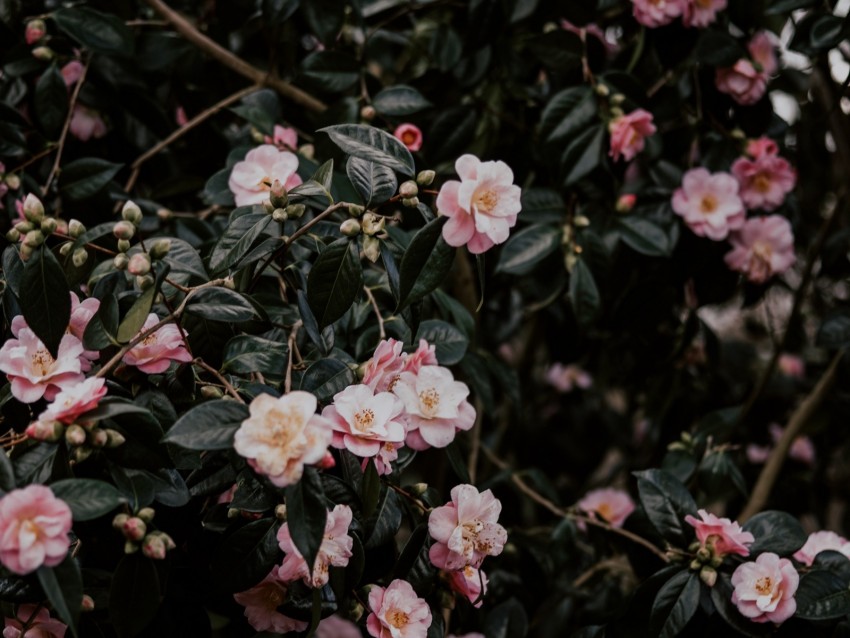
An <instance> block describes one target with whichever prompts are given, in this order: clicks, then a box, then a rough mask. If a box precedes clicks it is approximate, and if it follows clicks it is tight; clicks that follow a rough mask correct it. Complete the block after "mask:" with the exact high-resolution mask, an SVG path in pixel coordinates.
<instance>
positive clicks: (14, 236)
mask: <svg viewBox="0 0 850 638" xmlns="http://www.w3.org/2000/svg"><path fill="white" fill-rule="evenodd" d="M20 238H21V233H20V231H19V230H18V229H17V228H10V229H9V231H8V232H7V233H6V239H8V240H9V241H10V242H12V243H13V244H17V243H18V240H20Z"/></svg>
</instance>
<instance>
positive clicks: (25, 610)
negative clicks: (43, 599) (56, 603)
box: [3, 604, 68, 638]
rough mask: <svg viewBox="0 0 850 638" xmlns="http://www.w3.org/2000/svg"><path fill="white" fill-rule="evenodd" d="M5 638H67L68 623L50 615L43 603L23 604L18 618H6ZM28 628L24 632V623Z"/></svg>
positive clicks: (19, 608) (19, 609)
mask: <svg viewBox="0 0 850 638" xmlns="http://www.w3.org/2000/svg"><path fill="white" fill-rule="evenodd" d="M5 620H6V622H5V628H4V629H3V638H65V632H66V631H67V630H68V625H66V624H65V623H63V622H62V621H61V620H57V619H56V618H51V617H50V612H49V611H47V608H46V607H44V606H43V605H33V604H28V605H21V606H20V607H18V617H17V618H6V619H5ZM27 622H29V625H28V629H27V630H26V631H25V632H23V633H22V630H23V628H24V625H25V624H26V623H27Z"/></svg>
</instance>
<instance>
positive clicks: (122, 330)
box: [116, 286, 156, 343]
mask: <svg viewBox="0 0 850 638" xmlns="http://www.w3.org/2000/svg"><path fill="white" fill-rule="evenodd" d="M154 297H156V286H151V287H150V288H148V289H147V290H145V291H144V292H143V293H142V294H141V295H139V298H138V299H136V301H135V302H134V303H133V305H132V306H130V309H129V310H128V311H127V314H126V316H125V317H124V319H122V320H121V323H120V324H118V334H117V335H116V336H117V337H118V341H119V342H120V343H128V342H129V341H131V340H132V339H133V337H135V336H136V335H137V334H139V332H140V331H141V329H142V326H144V325H145V321H147V318H148V315H149V314H150V311H151V307H152V306H153V300H154Z"/></svg>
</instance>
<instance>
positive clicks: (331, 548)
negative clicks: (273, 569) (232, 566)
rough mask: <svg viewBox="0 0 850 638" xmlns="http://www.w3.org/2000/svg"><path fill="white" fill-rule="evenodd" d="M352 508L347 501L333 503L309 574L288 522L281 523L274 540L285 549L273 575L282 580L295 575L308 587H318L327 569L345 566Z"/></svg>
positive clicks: (324, 583)
mask: <svg viewBox="0 0 850 638" xmlns="http://www.w3.org/2000/svg"><path fill="white" fill-rule="evenodd" d="M351 517H352V512H351V508H350V507H348V505H336V506H334V508H333V510H329V511H328V518H327V520H326V521H325V535H324V537H323V538H322V544H321V546H320V547H319V553H318V554H317V555H316V562H315V563H314V564H313V574H312V576H311V575H310V571H309V569H308V567H307V561H306V560H305V559H304V557H303V556H302V555H301V552H299V551H298V548H297V547H296V546H295V543H293V542H292V536H291V535H290V533H289V525H288V524H287V523H284V524H283V525H282V526H281V528H280V529H279V530H278V532H277V540H278V543H279V544H280V548H281V549H282V550H283V551H284V552H286V556H284V558H283V563H282V564H281V566H280V567H279V568H278V570H277V577H278V578H279V579H281V580H284V581H286V582H292V581H293V580H298V579H299V578H300V579H302V580H303V581H304V583H305V584H306V585H308V586H309V587H313V588H316V587H322V586H323V585H326V584H327V582H328V569H329V568H330V567H331V565H333V566H334V567H345V566H346V565H348V560H349V559H350V558H351V556H352V551H351V546H352V544H353V543H354V539H353V538H351V536H349V535H348V526H349V525H351Z"/></svg>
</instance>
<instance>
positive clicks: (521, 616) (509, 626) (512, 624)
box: [484, 598, 528, 638]
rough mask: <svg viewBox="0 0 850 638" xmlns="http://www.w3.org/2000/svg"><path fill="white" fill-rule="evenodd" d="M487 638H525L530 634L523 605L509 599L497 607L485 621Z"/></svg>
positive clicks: (513, 599)
mask: <svg viewBox="0 0 850 638" xmlns="http://www.w3.org/2000/svg"><path fill="white" fill-rule="evenodd" d="M484 632H485V634H484V635H485V636H487V638H524V637H525V636H526V635H527V634H528V617H527V616H526V613H525V608H524V607H523V606H522V603H520V602H519V600H517V599H516V598H509V599H508V600H506V601H505V602H503V603H500V604H498V605H496V606H495V607H494V608H493V609H492V610H491V611H490V613H488V614H487V618H486V620H485V621H484Z"/></svg>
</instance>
